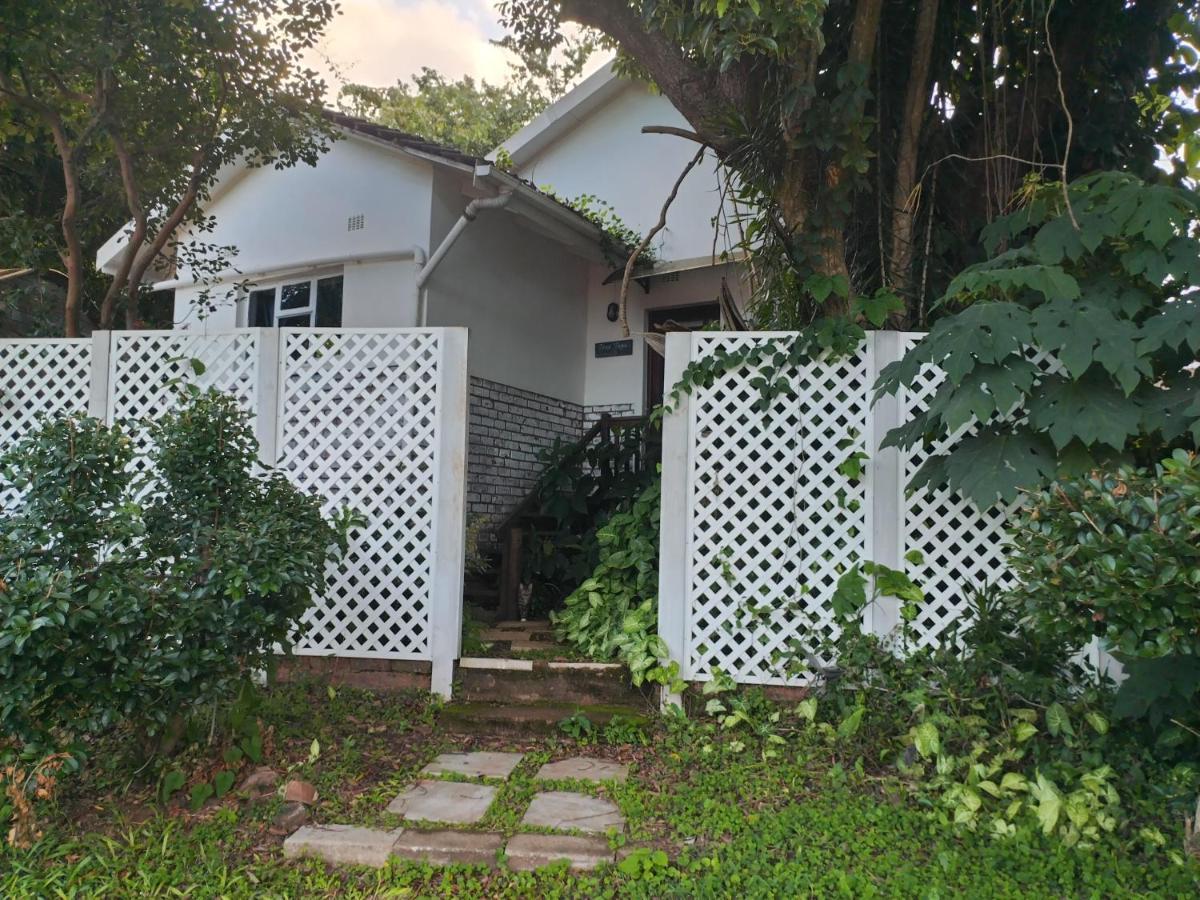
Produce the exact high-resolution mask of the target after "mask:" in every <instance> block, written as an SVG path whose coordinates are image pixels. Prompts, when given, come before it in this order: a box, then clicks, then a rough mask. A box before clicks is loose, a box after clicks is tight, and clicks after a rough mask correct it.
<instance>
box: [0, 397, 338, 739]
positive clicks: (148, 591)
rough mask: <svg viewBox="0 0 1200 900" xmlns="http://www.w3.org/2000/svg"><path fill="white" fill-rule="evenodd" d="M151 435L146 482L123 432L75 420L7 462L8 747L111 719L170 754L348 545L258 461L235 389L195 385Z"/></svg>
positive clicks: (3, 707)
mask: <svg viewBox="0 0 1200 900" xmlns="http://www.w3.org/2000/svg"><path fill="white" fill-rule="evenodd" d="M150 435H151V437H152V438H153V442H154V448H155V449H154V450H153V451H152V452H151V454H150V459H149V462H150V463H151V467H150V468H151V470H152V471H154V472H155V477H154V479H153V481H150V482H147V481H145V480H144V479H141V478H138V477H136V476H135V475H134V469H133V466H132V463H133V462H134V459H135V447H134V442H133V440H132V438H131V437H130V434H129V433H128V432H127V430H126V429H125V428H123V427H122V426H120V425H117V426H113V427H108V426H105V425H104V424H103V423H101V422H98V421H95V420H93V419H88V418H84V417H81V416H74V417H68V418H63V419H59V420H55V421H48V422H46V423H45V424H44V425H43V427H42V428H41V429H40V430H39V431H37V432H35V433H32V434H30V435H28V436H27V437H25V438H24V439H23V440H22V441H20V442H19V443H18V444H17V445H16V446H15V447H14V448H13V449H12V451H11V452H10V453H8V454H7V456H6V457H5V458H4V472H5V475H6V476H7V478H8V479H9V480H10V481H11V482H12V483H13V484H14V485H15V486H16V487H17V488H18V489H19V491H20V492H21V499H20V500H19V501H18V502H17V504H16V505H15V507H14V508H12V509H9V510H5V515H4V516H3V518H0V683H2V684H3V691H2V692H0V741H7V742H8V743H9V745H10V747H12V746H13V745H14V744H15V746H16V747H23V748H24V750H25V752H26V753H32V752H36V751H37V750H38V749H39V748H47V747H52V748H58V747H62V746H65V745H68V744H69V743H70V742H71V741H73V740H74V739H77V738H79V737H81V736H83V735H85V734H95V733H98V732H101V731H103V730H105V729H107V728H109V727H111V726H113V725H115V724H117V723H119V722H122V721H129V722H131V723H132V724H134V725H136V726H137V727H139V728H142V729H144V730H145V731H146V733H148V734H163V733H164V732H165V733H166V734H165V745H166V747H169V744H170V736H171V733H172V732H173V731H177V726H178V725H179V724H180V723H181V722H182V721H183V719H184V717H185V715H186V713H188V712H189V711H190V710H191V708H192V707H193V706H195V705H196V704H209V703H218V702H221V701H224V700H228V699H229V698H231V697H232V696H233V695H234V693H235V692H236V691H237V689H238V688H239V687H240V685H241V684H242V683H243V682H244V680H245V679H246V677H247V675H248V673H250V672H251V671H253V670H256V669H262V668H267V667H269V666H270V665H271V664H272V663H273V660H274V656H275V649H276V647H277V646H279V647H282V648H284V649H285V650H286V649H287V648H288V647H289V646H290V643H291V639H292V637H293V636H294V633H295V630H296V627H297V623H298V621H299V619H300V617H301V615H302V614H303V613H304V611H305V609H306V608H307V607H308V605H309V604H310V603H311V601H312V598H313V596H314V595H315V594H317V593H319V592H320V591H321V590H322V589H323V588H324V585H325V578H324V572H325V563H326V561H327V560H328V559H329V558H331V556H335V555H337V553H338V551H339V550H344V548H345V534H346V526H347V524H348V523H347V521H346V519H345V517H341V518H339V519H337V520H336V521H329V520H326V519H325V517H324V516H323V515H322V513H321V510H320V502H319V500H318V499H317V498H314V497H310V496H307V495H304V494H301V493H300V492H298V491H297V490H296V489H295V488H293V487H292V486H291V485H290V484H289V483H288V482H287V481H286V479H285V478H284V477H283V476H282V475H280V474H278V473H274V472H262V471H256V467H257V459H256V452H255V451H256V445H255V442H254V435H253V430H252V428H251V425H250V423H249V422H248V420H247V417H246V416H245V415H244V414H243V413H242V412H241V411H240V410H239V409H238V407H237V405H236V403H235V401H234V400H233V399H232V398H230V397H228V396H226V395H223V394H219V393H216V392H209V393H200V392H199V391H192V392H191V393H190V394H189V395H188V397H187V402H186V403H184V404H183V405H182V406H181V407H180V408H179V409H178V410H177V411H175V412H172V413H170V414H168V415H165V416H163V417H162V418H161V419H160V420H159V421H158V422H156V423H154V424H153V425H151V426H150ZM139 497H143V498H145V499H144V500H143V501H141V502H139V501H138V499H137V498H139ZM168 725H170V726H171V727H170V728H167V727H166V726H168ZM166 747H164V749H165V748H166Z"/></svg>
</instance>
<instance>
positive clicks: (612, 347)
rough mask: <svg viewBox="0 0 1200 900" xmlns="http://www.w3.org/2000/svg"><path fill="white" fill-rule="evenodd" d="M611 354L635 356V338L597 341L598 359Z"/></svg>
mask: <svg viewBox="0 0 1200 900" xmlns="http://www.w3.org/2000/svg"><path fill="white" fill-rule="evenodd" d="M609 356H633V338H626V339H625V340H623V341H598V342H597V343H596V359H605V358H607V357H609Z"/></svg>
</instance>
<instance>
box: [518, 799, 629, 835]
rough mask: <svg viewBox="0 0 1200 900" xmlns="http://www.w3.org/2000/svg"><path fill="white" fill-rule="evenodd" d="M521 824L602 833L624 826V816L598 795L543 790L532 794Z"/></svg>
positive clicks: (620, 828)
mask: <svg viewBox="0 0 1200 900" xmlns="http://www.w3.org/2000/svg"><path fill="white" fill-rule="evenodd" d="M521 822H522V824H524V825H539V826H541V827H544V828H561V829H570V828H573V829H577V830H579V831H592V832H599V833H603V832H605V831H608V830H609V829H610V828H612V829H616V830H618V831H620V830H622V829H624V827H625V819H624V817H623V816H622V815H621V811H620V810H619V809H617V807H616V805H615V804H613V803H611V802H610V801H608V800H602V799H600V798H599V797H589V796H588V795H587V794H576V793H573V792H571V791H542V792H541V793H538V794H534V797H533V801H532V802H531V803H530V804H529V810H528V811H527V812H526V813H525V818H524V819H522V820H521Z"/></svg>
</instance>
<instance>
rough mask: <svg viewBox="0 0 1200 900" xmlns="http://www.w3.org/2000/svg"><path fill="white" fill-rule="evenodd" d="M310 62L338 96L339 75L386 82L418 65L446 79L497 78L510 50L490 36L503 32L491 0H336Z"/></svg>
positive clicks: (380, 83) (503, 70) (371, 82)
mask: <svg viewBox="0 0 1200 900" xmlns="http://www.w3.org/2000/svg"><path fill="white" fill-rule="evenodd" d="M340 5H341V14H340V15H338V16H336V17H335V18H334V21H333V22H332V24H331V25H330V26H329V28H328V29H327V30H326V33H325V37H324V39H323V40H322V42H321V44H320V46H319V47H318V52H317V54H315V55H314V56H313V57H310V59H309V64H310V65H311V66H312V67H313V68H315V69H317V70H318V71H320V72H321V73H322V74H323V75H324V76H325V80H326V82H327V83H328V84H329V85H330V94H331V96H336V94H337V85H338V84H339V83H340V82H342V81H350V82H357V83H360V84H369V85H372V86H375V87H384V86H388V85H392V84H395V83H396V82H397V81H398V80H400V79H408V78H409V77H411V76H412V74H413V73H414V72H418V71H420V69H421V67H422V66H429V67H431V68H434V69H437V70H439V71H440V72H442V73H443V74H444V75H447V76H449V77H451V78H459V77H461V76H463V75H472V76H474V77H476V78H486V79H487V80H489V81H501V80H503V79H504V76H505V74H506V72H507V68H508V67H507V59H508V57H509V54H507V53H506V52H505V51H503V50H501V49H500V48H499V47H495V46H493V45H491V44H490V43H489V40H490V39H494V38H499V37H501V36H503V29H501V27H500V25H499V14H498V13H497V12H496V9H495V6H494V3H493V2H492V0H340Z"/></svg>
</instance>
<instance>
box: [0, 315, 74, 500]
mask: <svg viewBox="0 0 1200 900" xmlns="http://www.w3.org/2000/svg"><path fill="white" fill-rule="evenodd" d="M91 363H92V342H91V340H90V339H88V338H78V339H48V340H2V341H0V453H3V452H4V451H6V450H7V449H8V448H9V447H11V446H12V445H13V444H14V443H16V442H17V441H18V440H20V439H21V438H22V437H24V436H25V435H26V434H28V433H29V432H30V431H32V430H33V429H34V428H36V427H37V424H38V422H39V421H40V420H41V419H42V418H43V417H45V416H58V415H63V414H66V413H85V412H87V410H88V396H89V389H90V385H91ZM16 499H17V492H16V491H15V490H14V489H12V488H10V487H8V486H6V485H4V484H0V509H4V508H5V507H6V506H9V505H10V504H12V503H13V502H14V501H15V500H16Z"/></svg>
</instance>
